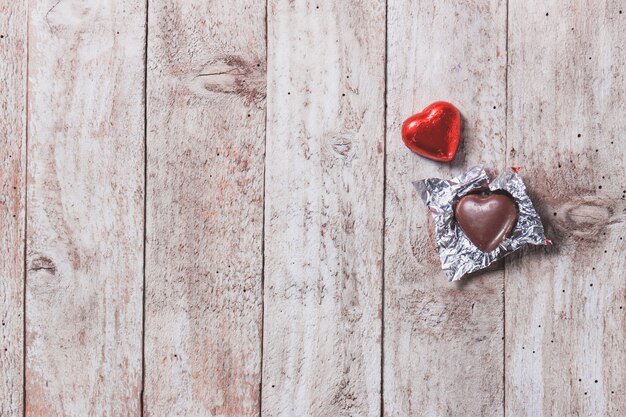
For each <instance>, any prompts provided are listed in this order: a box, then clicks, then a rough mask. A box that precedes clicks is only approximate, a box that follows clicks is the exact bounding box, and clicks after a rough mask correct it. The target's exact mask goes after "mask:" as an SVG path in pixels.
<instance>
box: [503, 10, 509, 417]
mask: <svg viewBox="0 0 626 417" xmlns="http://www.w3.org/2000/svg"><path fill="white" fill-rule="evenodd" d="M505 16H506V17H505V23H504V28H505V29H504V33H505V40H504V51H505V54H506V57H505V66H504V163H505V168H507V167H508V166H509V151H508V149H509V144H508V139H509V126H508V122H509V0H506V12H505ZM507 263H508V261H507V258H506V257H504V262H503V264H502V267H503V268H504V271H503V277H502V415H503V416H504V417H506V275H507V274H506V270H507V268H506V265H507Z"/></svg>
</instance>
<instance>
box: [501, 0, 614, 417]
mask: <svg viewBox="0 0 626 417" xmlns="http://www.w3.org/2000/svg"><path fill="white" fill-rule="evenodd" d="M625 6H626V5H624V3H623V2H619V1H604V2H597V1H591V0H589V1H580V2H575V3H571V4H570V3H568V4H566V3H563V2H560V1H556V0H554V1H547V2H535V1H532V2H511V4H510V19H509V21H510V34H509V48H510V56H509V63H510V67H509V90H508V91H509V112H508V113H509V114H508V153H509V154H510V159H509V160H510V162H511V163H512V164H519V165H523V166H524V167H525V168H526V169H525V170H524V171H523V172H524V173H525V175H524V176H525V177H526V180H527V183H528V186H529V189H530V192H531V194H532V196H533V197H534V200H535V202H536V204H537V206H538V209H539V212H540V213H541V214H542V215H543V219H544V223H545V225H546V227H547V233H548V235H549V237H551V238H553V240H554V241H555V242H556V246H555V248H553V249H552V250H535V251H526V252H525V253H522V254H520V255H515V256H514V257H512V258H511V261H510V262H509V263H508V264H507V269H506V271H507V276H506V415H507V416H510V417H516V416H528V415H532V416H537V417H542V416H544V417H547V416H557V415H558V416H579V417H586V416H589V417H591V416H623V415H626V395H624V394H625V393H626V392H625V382H626V369H625V368H624V364H625V363H626V273H625V272H624V270H625V267H626V259H625V258H624V251H625V250H626V247H625V244H626V180H625V178H626V147H625V146H626V141H625V140H624V132H625V131H626V119H625V118H624V100H625V99H626V75H625V74H624V67H625V66H626V48H625V47H624V28H625V27H626V14H624V13H626V7H625Z"/></svg>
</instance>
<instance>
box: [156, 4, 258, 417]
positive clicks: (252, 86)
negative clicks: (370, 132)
mask: <svg viewBox="0 0 626 417" xmlns="http://www.w3.org/2000/svg"><path fill="white" fill-rule="evenodd" d="M148 45H149V47H148V99H147V109H148V112H147V115H148V168H147V169H148V194H147V243H146V345H145V364H146V391H145V401H144V404H145V414H146V415H147V416H155V417H160V416H184V417H187V416H197V417H200V416H236V417H240V416H241V417H243V416H258V414H259V407H260V383H261V332H262V327H261V326H262V268H263V266H262V265H263V259H262V243H263V238H262V233H263V167H264V162H263V155H264V140H265V4H264V3H263V2H258V1H255V0H236V1H232V0H214V1H210V2H206V1H200V0H194V1H185V0H168V1H163V2H155V3H151V5H150V12H149V42H148Z"/></svg>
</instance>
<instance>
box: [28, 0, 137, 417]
mask: <svg viewBox="0 0 626 417" xmlns="http://www.w3.org/2000/svg"><path fill="white" fill-rule="evenodd" d="M29 13H30V18H29V22H30V25H29V60H30V61H29V86H28V88H29V109H28V128H29V134H28V167H27V170H28V186H27V189H28V193H27V199H28V218H27V224H28V227H27V243H26V245H27V268H28V271H27V281H26V358H27V361H26V370H25V371H26V415H28V416H64V417H65V416H95V415H111V416H113V415H114V416H137V415H139V413H140V392H141V329H142V281H143V274H142V265H143V261H142V258H143V256H142V254H143V204H144V203H143V197H144V187H143V184H144V175H143V173H144V163H143V161H144V152H143V148H144V145H143V138H144V123H143V121H144V100H143V86H144V53H145V27H144V24H145V19H146V15H145V13H146V11H145V5H144V3H143V2H134V1H123V0H119V1H106V2H104V1H103V2H75V1H65V0H61V1H58V0H39V1H36V0H32V1H31V2H30V10H29Z"/></svg>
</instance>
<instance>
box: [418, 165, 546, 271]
mask: <svg viewBox="0 0 626 417" xmlns="http://www.w3.org/2000/svg"><path fill="white" fill-rule="evenodd" d="M413 185H414V186H415V188H416V189H417V192H418V194H419V196H420V197H421V199H422V200H423V201H424V203H425V204H426V206H427V207H428V209H429V210H430V213H431V214H432V216H433V218H434V219H435V234H436V242H437V247H438V248H439V257H440V258H441V266H442V269H443V271H444V272H445V274H446V276H447V277H448V281H457V280H460V279H461V278H463V276H464V275H466V274H469V273H471V272H475V271H478V270H481V269H484V268H486V267H488V266H489V265H490V264H492V263H493V262H494V261H496V260H498V259H500V258H503V257H504V256H506V255H508V254H510V253H512V252H514V251H516V250H518V249H519V248H521V247H522V246H524V245H525V244H533V245H546V244H549V243H550V241H549V240H546V237H545V235H544V230H543V225H542V224H541V219H540V218H539V215H538V214H537V212H536V211H535V208H534V207H533V203H532V201H530V198H529V197H528V195H527V194H526V187H525V186H524V182H523V181H522V179H521V178H520V176H519V175H517V173H515V171H513V170H512V169H507V170H505V171H504V172H502V174H500V175H499V176H498V177H497V178H495V179H494V180H492V181H491V182H490V181H489V177H488V176H487V173H486V172H485V170H484V169H483V167H481V166H476V167H473V168H470V169H469V170H468V171H466V172H465V173H463V174H461V175H460V176H458V177H456V178H454V179H452V180H443V179H440V178H428V179H425V180H420V181H415V182H413ZM487 188H488V189H489V190H491V191H497V190H501V191H505V192H507V193H509V194H510V195H511V196H512V197H513V199H514V200H515V201H516V202H517V206H518V211H519V214H518V218H517V223H516V225H515V228H514V229H513V231H512V232H511V234H510V235H509V236H508V237H507V238H505V239H504V240H503V241H502V242H501V243H500V245H499V246H498V247H497V248H496V249H494V250H493V251H492V252H490V253H485V252H483V251H481V250H480V249H478V248H477V247H476V246H475V245H474V244H473V243H472V242H471V241H470V240H469V238H468V237H467V236H466V235H465V233H463V231H462V230H461V227H460V226H459V225H458V223H457V222H456V219H455V217H454V204H455V202H456V201H457V200H458V199H459V198H460V197H463V196H464V195H466V194H469V193H471V192H472V191H478V190H481V189H487Z"/></svg>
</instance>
